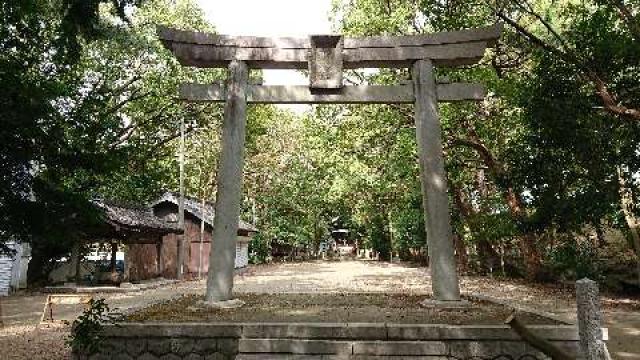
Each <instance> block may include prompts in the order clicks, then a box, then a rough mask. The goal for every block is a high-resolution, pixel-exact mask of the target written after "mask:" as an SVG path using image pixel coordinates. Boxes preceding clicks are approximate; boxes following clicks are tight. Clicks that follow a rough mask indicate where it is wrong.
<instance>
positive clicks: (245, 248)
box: [235, 236, 250, 269]
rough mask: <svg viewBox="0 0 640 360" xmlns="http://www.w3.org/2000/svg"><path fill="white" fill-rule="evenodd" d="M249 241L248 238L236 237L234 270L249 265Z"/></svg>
mask: <svg viewBox="0 0 640 360" xmlns="http://www.w3.org/2000/svg"><path fill="white" fill-rule="evenodd" d="M249 240H250V238H249V237H245V236H238V241H236V263H235V268H236V269H239V268H243V267H245V266H247V265H249Z"/></svg>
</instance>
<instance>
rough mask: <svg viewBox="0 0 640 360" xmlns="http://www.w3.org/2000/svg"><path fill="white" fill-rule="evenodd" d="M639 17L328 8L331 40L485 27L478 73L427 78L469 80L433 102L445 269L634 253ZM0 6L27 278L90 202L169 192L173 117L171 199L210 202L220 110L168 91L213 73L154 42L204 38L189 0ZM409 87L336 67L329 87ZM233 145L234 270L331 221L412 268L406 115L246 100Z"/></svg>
mask: <svg viewBox="0 0 640 360" xmlns="http://www.w3.org/2000/svg"><path fill="white" fill-rule="evenodd" d="M639 12H640V5H639V4H638V3H637V2H635V1H629V0H626V1H625V0H589V1H581V2H576V1H573V0H563V1H554V2H550V1H546V0H527V1H515V0H494V1H488V2H487V1H467V2H464V3H460V2H458V1H434V0H421V1H400V0H387V1H379V0H355V1H346V0H334V1H333V11H332V17H333V19H332V20H333V23H334V26H335V28H336V30H338V31H339V32H341V33H343V34H345V35H354V36H355V35H357V36H367V35H406V34H422V33H429V32H437V31H450V30H458V29H465V28H473V27H480V26H487V25H492V24H494V23H495V22H497V21H500V22H503V23H504V33H503V36H502V38H501V40H500V41H499V42H498V44H496V46H495V48H494V49H491V50H489V51H488V52H487V54H486V56H485V58H484V59H483V60H482V61H481V62H480V64H478V65H475V66H471V67H465V68H462V69H455V70H452V69H446V68H439V69H437V75H438V77H439V78H441V79H448V80H449V81H469V82H479V83H482V84H485V85H486V87H487V89H488V96H487V97H486V99H485V100H484V101H482V102H479V103H462V104H444V105H442V106H441V109H440V110H441V122H442V126H443V131H444V134H443V135H444V142H445V162H446V164H445V165H446V170H447V174H448V182H449V197H450V203H451V206H452V215H453V225H454V239H453V241H454V244H455V248H456V256H457V260H458V263H459V265H460V266H461V267H462V268H463V269H465V270H468V271H476V272H481V273H486V272H501V273H504V274H508V275H514V276H527V277H529V278H530V279H541V280H542V279H547V278H549V277H550V276H568V277H572V276H573V277H575V276H579V275H591V276H597V275H599V274H603V273H604V272H606V271H619V270H620V269H621V268H625V267H628V266H631V264H632V262H633V261H634V258H633V256H634V253H633V251H632V250H630V249H633V248H634V247H635V257H636V259H637V256H638V254H640V220H639V219H640V207H639V206H638V196H639V194H640V176H639V175H638V174H639V173H640V148H639V146H638V145H639V144H638V141H639V139H640V113H639V110H640V83H639V82H638V78H640V20H639V15H638V13H639ZM0 14H1V16H2V19H3V26H2V27H0V32H1V33H0V45H1V47H2V52H1V53H0V83H1V84H2V85H4V86H3V89H5V94H4V95H3V96H2V100H1V101H2V103H1V104H0V105H2V106H0V119H2V121H3V126H2V131H1V132H0V147H1V151H0V166H1V167H2V168H3V171H2V178H1V181H2V183H1V184H0V185H1V186H0V218H1V219H2V221H1V223H0V238H2V239H3V240H2V241H7V240H8V239H17V240H19V241H25V242H30V243H32V245H33V246H34V257H35V258H36V259H35V260H36V263H38V264H39V266H37V267H35V270H33V271H34V272H36V273H44V272H46V269H47V266H48V265H49V264H51V263H52V261H54V260H56V259H58V258H60V257H62V256H65V255H66V254H68V252H69V249H70V246H71V244H73V243H77V242H82V241H87V240H88V239H90V238H91V231H92V229H93V226H94V225H95V217H94V216H93V211H92V210H91V206H90V203H89V200H90V199H91V198H95V197H104V198H109V199H117V200H120V201H128V202H137V203H141V202H145V201H148V200H150V199H152V198H154V197H155V196H157V195H158V194H159V193H160V192H162V191H165V190H176V189H177V187H178V176H179V174H178V166H177V159H176V152H177V146H178V142H177V139H178V137H179V126H180V123H181V122H184V123H185V126H186V134H187V135H186V159H187V160H186V190H187V193H188V194H189V195H192V196H195V197H198V198H202V199H206V200H214V199H215V194H216V181H215V179H216V170H217V163H218V158H219V149H220V139H219V136H220V123H221V121H220V119H221V116H222V107H221V106H219V105H206V104H195V103H185V102H181V101H179V100H178V99H177V88H178V85H179V84H180V83H182V82H199V83H211V82H214V81H217V80H222V79H224V77H225V72H224V71H223V70H198V69H193V68H188V67H184V66H181V65H179V64H178V63H177V61H176V60H175V59H174V58H173V57H172V56H171V55H170V54H169V52H168V51H166V50H165V49H163V48H162V46H161V44H160V42H159V41H158V40H157V38H156V33H155V26H156V25H157V24H166V25H169V26H171V27H176V28H181V29H190V30H198V31H208V32H215V24H209V23H208V22H207V20H206V18H205V16H204V14H203V12H202V11H201V10H200V9H199V8H198V6H197V5H196V4H195V3H194V2H193V1H191V0H179V1H169V0H146V1H138V0H110V1H108V0H93V1H80V0H26V1H18V2H15V1H13V2H8V3H5V4H3V5H0ZM251 76H252V78H254V79H259V78H261V76H262V74H261V73H260V72H259V71H252V74H251ZM409 76H410V75H409V73H408V71H407V70H406V69H404V70H389V69H385V70H379V71H361V70H352V71H348V72H346V73H345V79H346V80H345V81H346V82H348V83H350V84H396V83H399V82H402V81H408V80H409ZM247 134H248V135H247V136H248V139H247V149H246V151H247V161H246V165H245V175H244V201H243V209H242V212H243V217H244V218H245V220H248V221H251V222H253V223H254V224H256V225H257V227H258V228H259V229H260V233H259V234H258V235H257V236H256V237H255V238H254V240H253V242H252V244H251V249H252V253H253V255H254V261H264V260H266V259H267V258H268V256H269V249H270V247H271V246H272V245H273V244H286V245H289V246H295V247H298V248H304V249H307V251H311V252H312V251H314V250H317V249H318V246H319V244H320V243H321V242H322V241H325V240H327V239H328V237H329V232H330V231H331V230H333V229H335V228H337V227H340V228H347V229H348V230H349V234H350V235H349V236H350V237H351V238H352V240H357V241H358V243H359V244H361V246H365V247H370V248H373V249H375V250H376V251H378V252H379V253H380V255H381V257H382V258H384V259H388V258H389V257H390V256H391V254H392V253H397V254H399V256H400V257H401V258H403V259H407V260H417V261H423V260H425V256H426V255H425V254H426V252H425V247H426V246H427V239H426V234H425V231H424V218H423V211H422V195H421V190H420V181H419V177H418V163H417V155H416V152H417V150H416V140H415V125H414V119H413V108H412V106H409V105H331V106H324V105H323V106H314V107H313V108H312V109H311V110H309V111H307V112H305V113H296V112H291V111H289V110H286V109H282V108H280V107H277V106H271V105H252V106H250V108H249V123H248V132H247ZM613 230H616V231H619V233H621V234H623V235H624V236H625V239H627V240H625V241H622V243H620V242H616V241H614V240H612V239H614V238H615V237H612V236H607V235H606V234H607V233H609V232H611V231H613ZM594 256H595V258H596V261H592V259H593V257H594ZM605 262H606V264H607V266H608V267H607V269H604V267H603V265H604V264H605Z"/></svg>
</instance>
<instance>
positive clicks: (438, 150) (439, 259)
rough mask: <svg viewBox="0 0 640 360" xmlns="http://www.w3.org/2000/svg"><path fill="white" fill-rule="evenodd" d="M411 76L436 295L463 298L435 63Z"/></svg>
mask: <svg viewBox="0 0 640 360" xmlns="http://www.w3.org/2000/svg"><path fill="white" fill-rule="evenodd" d="M411 77H412V79H413V89H414V95H415V98H416V102H415V123H416V138H417V144H418V159H419V164H420V183H421V187H422V205H423V209H424V212H425V216H424V221H425V228H426V232H427V242H428V245H429V246H428V253H429V259H430V263H429V270H430V271H431V284H432V285H431V286H432V290H433V297H434V299H435V300H440V301H457V300H460V284H459V281H458V273H457V269H456V262H455V257H454V250H453V240H452V239H453V236H452V233H451V215H450V213H449V197H448V195H447V176H446V173H445V169H444V159H443V151H442V129H441V127H440V118H439V115H438V95H437V87H436V77H435V73H434V66H433V62H432V61H431V60H418V61H416V62H415V63H414V64H413V66H412V68H411Z"/></svg>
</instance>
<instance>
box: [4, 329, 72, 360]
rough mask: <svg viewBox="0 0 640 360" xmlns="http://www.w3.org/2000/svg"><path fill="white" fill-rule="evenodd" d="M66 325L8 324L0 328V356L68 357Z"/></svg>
mask: <svg viewBox="0 0 640 360" xmlns="http://www.w3.org/2000/svg"><path fill="white" fill-rule="evenodd" d="M68 334H69V326H67V325H51V326H50V327H49V328H46V327H41V328H37V327H36V326H35V325H9V326H5V327H2V328H0V358H2V359H3V360H13V359H34V360H36V359H69V358H70V356H69V348H68V347H67V346H66V344H65V338H66V337H67V336H68Z"/></svg>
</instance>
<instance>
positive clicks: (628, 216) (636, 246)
mask: <svg viewBox="0 0 640 360" xmlns="http://www.w3.org/2000/svg"><path fill="white" fill-rule="evenodd" d="M618 183H619V184H620V202H621V204H620V207H621V208H622V212H623V214H624V219H625V221H626V223H627V227H628V228H629V234H630V235H631V243H632V245H633V250H634V252H635V253H636V259H637V262H636V272H637V275H638V284H640V220H638V218H637V217H636V216H635V214H634V211H633V210H634V207H635V204H634V201H633V194H632V193H631V190H630V189H629V188H628V186H627V181H626V180H625V178H624V172H623V171H622V169H621V168H620V167H618Z"/></svg>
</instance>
